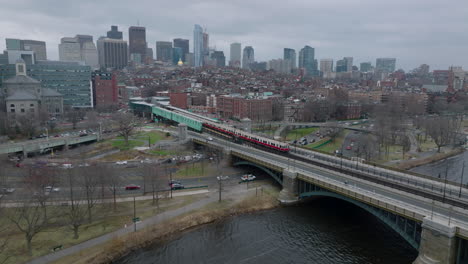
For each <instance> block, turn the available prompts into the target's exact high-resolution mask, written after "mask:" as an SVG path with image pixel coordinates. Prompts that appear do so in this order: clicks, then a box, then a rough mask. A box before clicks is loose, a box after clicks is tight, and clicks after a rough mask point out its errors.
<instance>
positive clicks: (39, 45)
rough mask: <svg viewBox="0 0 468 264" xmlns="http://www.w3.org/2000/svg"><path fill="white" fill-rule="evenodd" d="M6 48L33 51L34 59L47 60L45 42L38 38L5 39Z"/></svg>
mask: <svg viewBox="0 0 468 264" xmlns="http://www.w3.org/2000/svg"><path fill="white" fill-rule="evenodd" d="M5 41H6V49H7V50H12V51H13V50H16V51H33V52H34V55H35V59H34V60H47V50H46V43H45V42H44V41H39V40H29V39H25V40H21V39H9V38H7V39H5Z"/></svg>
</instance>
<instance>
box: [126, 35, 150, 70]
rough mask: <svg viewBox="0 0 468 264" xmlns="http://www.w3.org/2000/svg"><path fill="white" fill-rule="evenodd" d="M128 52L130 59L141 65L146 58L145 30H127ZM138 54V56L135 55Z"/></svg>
mask: <svg viewBox="0 0 468 264" xmlns="http://www.w3.org/2000/svg"><path fill="white" fill-rule="evenodd" d="M128 50H129V54H130V58H139V59H140V61H138V59H136V60H135V59H134V60H133V61H135V62H137V63H143V62H144V60H145V56H146V28H145V27H135V26H131V27H129V28H128ZM137 54H138V55H137Z"/></svg>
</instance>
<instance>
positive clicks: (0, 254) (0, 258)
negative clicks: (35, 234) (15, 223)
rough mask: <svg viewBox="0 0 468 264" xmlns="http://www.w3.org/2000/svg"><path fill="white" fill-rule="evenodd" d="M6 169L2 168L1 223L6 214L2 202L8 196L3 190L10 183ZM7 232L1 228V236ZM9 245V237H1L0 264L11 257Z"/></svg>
mask: <svg viewBox="0 0 468 264" xmlns="http://www.w3.org/2000/svg"><path fill="white" fill-rule="evenodd" d="M2 168H4V167H3V166H2V167H1V168H0V221H2V220H4V217H5V213H4V212H3V210H4V208H3V206H2V202H3V200H4V198H5V197H4V195H5V194H6V193H5V192H4V191H3V190H4V188H7V186H8V183H7V174H6V173H5V171H4V170H3V169H2ZM6 230H7V228H6V227H0V234H2V233H3V232H5V231H6ZM7 243H8V236H5V235H2V236H0V264H3V263H5V262H6V261H7V260H8V258H9V257H10V254H7V253H8V252H7V250H6V247H7Z"/></svg>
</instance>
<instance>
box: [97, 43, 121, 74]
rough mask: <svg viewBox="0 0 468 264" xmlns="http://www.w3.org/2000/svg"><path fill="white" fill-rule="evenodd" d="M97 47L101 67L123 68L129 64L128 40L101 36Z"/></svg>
mask: <svg viewBox="0 0 468 264" xmlns="http://www.w3.org/2000/svg"><path fill="white" fill-rule="evenodd" d="M97 48H98V55H99V65H100V66H101V67H104V68H114V69H123V68H125V66H127V64H128V45H127V41H125V40H121V39H111V38H104V37H101V38H99V39H98V41H97Z"/></svg>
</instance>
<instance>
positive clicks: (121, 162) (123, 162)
mask: <svg viewBox="0 0 468 264" xmlns="http://www.w3.org/2000/svg"><path fill="white" fill-rule="evenodd" d="M115 164H117V165H125V164H127V161H126V160H123V161H117V162H116V163H115Z"/></svg>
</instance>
